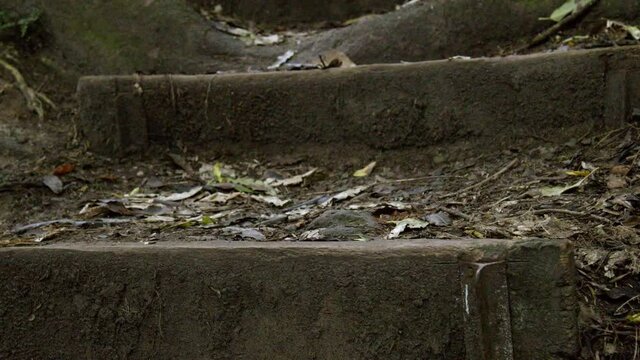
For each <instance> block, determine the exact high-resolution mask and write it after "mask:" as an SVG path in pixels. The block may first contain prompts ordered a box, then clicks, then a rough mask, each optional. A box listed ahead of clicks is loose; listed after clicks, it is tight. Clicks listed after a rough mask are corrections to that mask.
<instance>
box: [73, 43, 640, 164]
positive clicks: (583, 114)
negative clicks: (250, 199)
mask: <svg viewBox="0 0 640 360" xmlns="http://www.w3.org/2000/svg"><path fill="white" fill-rule="evenodd" d="M638 57H640V48H638V47H628V48H619V49H604V50H588V51H575V52H566V53H555V54H538V55H531V56H513V57H507V58H489V59H475V60H451V61H447V60H445V61H433V62H423V63H413V64H399V65H372V66H360V67H356V68H350V69H330V70H325V71H321V70H318V71H305V72H286V73H261V74H229V75H210V76H172V75H162V76H160V75H158V76H121V77H86V78H83V79H81V80H80V82H79V85H78V96H79V99H80V123H79V125H80V128H81V129H82V130H83V132H84V134H85V135H86V138H87V140H88V141H89V142H90V144H91V147H92V149H94V150H96V151H99V152H102V153H107V154H125V153H128V152H140V151H143V150H144V149H146V148H147V147H148V146H149V145H153V144H159V145H163V146H166V145H171V144H174V143H175V142H177V141H178V140H179V141H181V142H182V143H185V144H189V145H191V146H192V147H195V148H197V147H200V148H207V149H212V148H215V149H224V148H232V147H241V148H243V149H257V148H260V147H268V146H271V147H276V148H278V149H280V151H289V148H287V147H288V146H289V147H293V148H295V149H296V150H295V151H300V149H301V148H304V147H305V146H313V145H320V146H326V145H331V146H330V147H339V146H348V147H350V148H351V149H352V150H353V148H355V147H357V146H362V147H365V148H368V149H373V150H376V151H377V150H388V149H402V148H408V147H412V148H413V149H419V148H427V147H437V146H438V145H439V144H441V143H447V144H452V143H459V144H462V146H467V147H468V148H469V149H476V150H474V151H494V150H495V149H496V148H508V147H511V146H512V145H513V144H514V143H516V142H518V143H519V144H523V143H525V142H526V141H527V139H531V137H532V135H533V136H538V137H545V136H548V135H553V138H562V137H563V136H564V137H566V138H571V137H576V136H581V135H582V134H583V133H584V131H586V130H588V129H590V128H592V127H599V128H601V127H603V126H605V125H608V126H620V125H621V124H622V123H623V122H624V121H625V120H627V119H628V117H629V116H630V113H631V111H632V109H633V108H634V106H635V107H638V104H637V103H638V100H637V99H636V98H635V97H631V96H630V95H631V94H634V92H633V91H635V90H634V89H635V88H636V87H638V86H637V83H636V82H635V81H634V80H633V79H635V78H634V76H636V75H635V74H636V72H637V69H638V67H640V62H638V61H637V58H638ZM380 89H384V91H380ZM576 129H578V130H576ZM579 132H582V133H580V134H578V133H579ZM560 140H561V139H560Z"/></svg>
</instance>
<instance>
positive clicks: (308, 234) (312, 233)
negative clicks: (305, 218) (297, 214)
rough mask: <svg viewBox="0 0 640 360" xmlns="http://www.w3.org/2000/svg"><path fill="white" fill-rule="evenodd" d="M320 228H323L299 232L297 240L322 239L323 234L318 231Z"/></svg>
mask: <svg viewBox="0 0 640 360" xmlns="http://www.w3.org/2000/svg"><path fill="white" fill-rule="evenodd" d="M321 230H323V229H313V230H308V231H305V232H303V233H302V234H300V237H299V240H300V241H317V240H323V236H322V234H321V233H320V231H321Z"/></svg>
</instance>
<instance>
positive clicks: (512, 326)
mask: <svg viewBox="0 0 640 360" xmlns="http://www.w3.org/2000/svg"><path fill="white" fill-rule="evenodd" d="M574 281H575V278H574V269H573V261H572V250H571V247H570V246H569V245H568V244H567V243H566V242H564V241H556V240H554V241H546V240H529V241H508V240H446V241H445V240H412V241H373V242H368V243H361V242H339V243H326V242H322V243H317V242H316V243H302V242H298V243H283V242H279V243H255V242H254V243H249V242H218V241H215V242H197V243H158V244H156V245H154V246H152V247H150V246H145V245H141V244H131V245H122V244H120V245H116V244H113V245H104V244H102V245H87V244H74V245H57V246H47V247H38V248H4V249H0V320H1V321H0V339H2V341H0V358H7V359H18V360H19V359H45V358H55V359H68V358H78V357H82V358H98V359H116V358H128V359H148V358H154V359H175V358H182V359H239V358H242V359H294V358H296V359H446V360H460V359H469V360H473V359H496V360H502V359H519V360H539V359H558V360H560V359H565V358H571V356H572V355H575V354H576V351H577V313H576V293H575V288H574ZM482 354H487V355H488V356H490V357H481V355H482Z"/></svg>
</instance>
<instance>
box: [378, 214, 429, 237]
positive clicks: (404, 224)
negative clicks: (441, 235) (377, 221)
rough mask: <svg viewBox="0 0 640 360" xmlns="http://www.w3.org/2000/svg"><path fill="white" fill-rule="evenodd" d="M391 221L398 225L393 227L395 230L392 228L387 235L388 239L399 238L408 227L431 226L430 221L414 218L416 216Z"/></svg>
mask: <svg viewBox="0 0 640 360" xmlns="http://www.w3.org/2000/svg"><path fill="white" fill-rule="evenodd" d="M390 222H391V223H393V224H396V226H395V227H394V228H393V230H391V232H390V233H389V235H387V239H395V238H397V237H398V236H400V234H402V233H403V232H404V231H405V230H406V229H424V228H426V227H427V226H429V223H428V222H426V221H422V220H418V219H414V218H407V219H404V220H400V221H390Z"/></svg>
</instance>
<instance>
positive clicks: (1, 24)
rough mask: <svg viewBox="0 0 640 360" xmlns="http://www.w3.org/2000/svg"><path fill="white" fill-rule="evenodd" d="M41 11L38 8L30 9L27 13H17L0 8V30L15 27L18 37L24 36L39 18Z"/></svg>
mask: <svg viewBox="0 0 640 360" xmlns="http://www.w3.org/2000/svg"><path fill="white" fill-rule="evenodd" d="M40 15H42V12H41V11H40V10H39V9H34V10H32V11H31V12H30V13H29V14H27V15H18V14H15V13H10V12H7V11H4V10H0V31H2V30H7V29H16V30H18V32H19V33H20V37H22V38H24V37H25V36H26V35H27V34H28V33H29V30H30V29H31V27H32V25H34V24H35V23H36V22H37V21H38V20H39V19H40Z"/></svg>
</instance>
